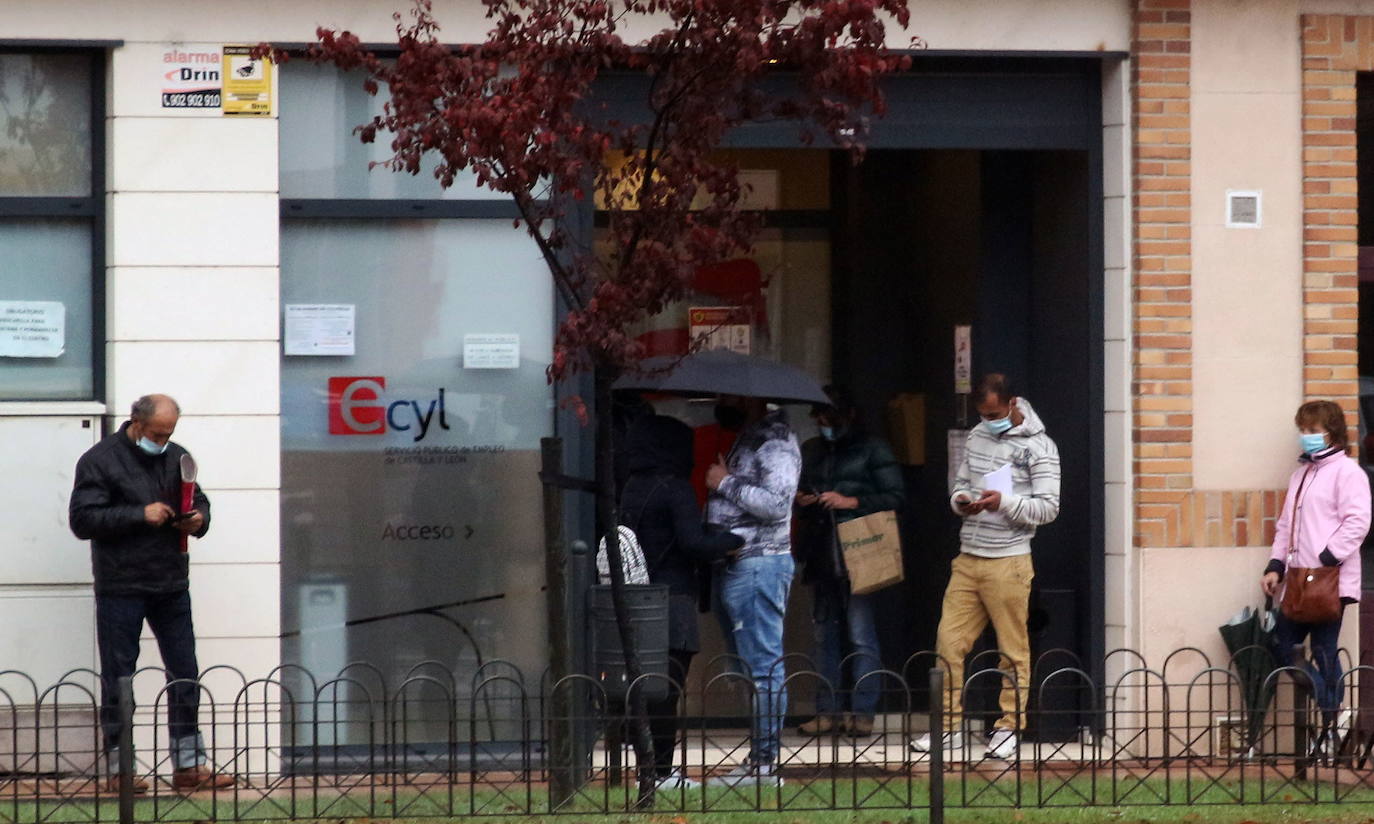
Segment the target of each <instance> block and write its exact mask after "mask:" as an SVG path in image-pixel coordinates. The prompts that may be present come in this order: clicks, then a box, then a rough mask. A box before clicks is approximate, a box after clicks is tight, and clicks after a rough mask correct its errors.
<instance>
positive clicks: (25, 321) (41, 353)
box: [0, 300, 67, 358]
mask: <svg viewBox="0 0 1374 824" xmlns="http://www.w3.org/2000/svg"><path fill="white" fill-rule="evenodd" d="M66 340H67V307H66V306H64V305H63V304H62V303H60V302H58V301H55V300H0V358H60V357H62V352H63V350H64V349H65V346H66Z"/></svg>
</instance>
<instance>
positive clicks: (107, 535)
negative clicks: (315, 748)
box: [68, 395, 233, 792]
mask: <svg viewBox="0 0 1374 824" xmlns="http://www.w3.org/2000/svg"><path fill="white" fill-rule="evenodd" d="M180 416H181V409H180V407H178V406H177V403H176V401H174V400H172V399H171V398H169V397H167V396H166V395H145V396H144V397H141V398H139V399H138V400H137V401H135V402H134V405H133V409H132V411H131V413H130V415H129V420H128V421H127V422H125V423H124V424H123V425H122V426H120V427H119V431H118V432H115V433H114V434H112V435H110V436H109V437H107V438H105V439H103V440H101V441H100V443H98V444H96V445H95V446H93V447H91V448H90V449H89V450H87V451H86V454H84V455H82V456H81V459H80V460H79V461H77V464H76V483H75V486H74V487H73V489H72V498H71V504H70V506H69V508H68V520H69V523H70V525H71V529H72V532H73V533H75V534H76V537H78V538H81V539H83V540H85V539H90V541H91V567H92V569H93V571H94V574H95V620H96V644H97V646H98V647H99V650H100V682H101V699H100V704H101V706H100V716H101V727H102V730H103V733H104V739H105V741H104V743H105V751H106V753H107V755H108V758H109V768H110V775H111V778H110V783H111V785H114V786H117V784H118V775H117V773H118V767H119V759H118V753H117V746H118V743H119V733H120V723H119V679H120V678H123V677H126V676H131V675H133V674H134V670H135V669H136V667H137V665H138V639H139V635H140V634H141V633H142V631H143V622H144V620H145V619H146V620H147V621H148V626H149V627H150V628H151V629H152V631H153V635H154V637H156V638H157V645H158V650H159V652H161V653H162V661H163V663H164V664H165V665H166V668H167V673H168V676H167V677H168V679H169V681H170V682H171V685H170V686H169V688H168V690H167V695H166V697H165V699H164V700H165V701H166V702H167V716H168V723H169V725H170V727H171V738H170V743H171V751H172V752H171V754H172V760H173V767H174V771H173V774H172V783H173V785H174V786H175V787H177V788H179V789H202V788H208V787H225V786H230V785H232V784H233V778H232V777H230V776H227V775H218V774H216V773H214V772H212V771H211V770H210V769H209V768H208V767H207V766H206V764H205V761H206V758H205V747H204V742H203V740H202V738H201V735H200V731H199V730H198V729H197V723H196V718H197V715H198V709H199V703H200V691H199V688H198V687H197V686H196V683H195V682H196V679H197V678H198V677H199V675H200V668H199V666H198V664H197V663H196V639H195V632H194V630H193V628H192V625H191V593H190V591H189V589H188V580H187V567H188V565H187V556H186V553H184V552H182V550H181V546H182V543H181V537H182V535H194V536H196V537H197V538H199V537H201V536H202V535H204V534H205V533H206V532H207V531H208V530H209V529H210V500H209V499H208V498H206V497H205V493H204V492H202V491H201V489H200V487H199V485H197V486H196V488H195V495H194V498H193V501H194V503H193V506H192V508H191V509H189V510H188V511H186V512H179V511H178V510H179V509H180V504H181V471H180V462H181V456H182V455H185V454H186V450H185V449H182V448H181V447H180V446H178V445H177V444H174V443H172V442H171V440H170V439H171V437H172V432H173V431H174V430H175V429H176V425H177V420H178V418H179V417H180ZM134 789H135V791H136V792H146V791H147V789H148V785H147V782H145V781H143V780H141V779H137V778H135V779H134Z"/></svg>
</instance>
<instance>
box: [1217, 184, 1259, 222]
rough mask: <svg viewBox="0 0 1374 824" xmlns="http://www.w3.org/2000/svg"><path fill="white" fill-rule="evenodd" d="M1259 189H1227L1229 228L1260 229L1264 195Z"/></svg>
mask: <svg viewBox="0 0 1374 824" xmlns="http://www.w3.org/2000/svg"><path fill="white" fill-rule="evenodd" d="M1263 194H1264V193H1263V192H1261V191H1260V190H1258V189H1254V190H1247V191H1233V190H1231V189H1227V190H1226V227H1227V228H1228V229H1258V228H1259V227H1260V223H1261V217H1262V214H1263V210H1262V207H1263V203H1264V197H1263Z"/></svg>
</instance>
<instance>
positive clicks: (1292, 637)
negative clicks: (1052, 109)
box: [1274, 607, 1345, 723]
mask: <svg viewBox="0 0 1374 824" xmlns="http://www.w3.org/2000/svg"><path fill="white" fill-rule="evenodd" d="M1341 613H1342V616H1343V615H1344V613H1345V608H1344V607H1342V608H1341ZM1340 634H1341V619H1340V618H1337V619H1336V620H1334V621H1332V622H1331V623H1329V624H1299V623H1297V622H1295V621H1291V620H1289V619H1288V617H1287V616H1285V615H1284V614H1283V613H1282V612H1279V614H1278V617H1277V618H1276V619H1275V623H1274V637H1275V639H1276V640H1277V642H1278V645H1279V656H1280V661H1279V664H1280V665H1282V666H1290V667H1297V668H1298V669H1300V670H1302V671H1303V672H1306V673H1307V677H1308V678H1309V679H1311V685H1310V686H1311V689H1312V697H1313V699H1314V700H1315V701H1316V702H1317V706H1318V707H1319V708H1320V709H1321V710H1322V715H1323V716H1324V717H1325V720H1326V721H1327V723H1330V722H1332V721H1334V720H1335V716H1336V710H1338V709H1340V706H1341V659H1340V656H1339V655H1337V654H1336V649H1337V644H1338V639H1339V637H1340ZM1308 636H1311V642H1310V643H1309V646H1310V647H1311V649H1312V660H1311V661H1308V660H1307V659H1306V658H1305V657H1304V656H1303V654H1302V642H1303V640H1305V639H1307V638H1308Z"/></svg>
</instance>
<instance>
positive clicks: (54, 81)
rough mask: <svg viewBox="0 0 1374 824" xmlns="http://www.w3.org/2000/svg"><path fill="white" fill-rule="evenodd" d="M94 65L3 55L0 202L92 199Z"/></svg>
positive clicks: (79, 59)
mask: <svg viewBox="0 0 1374 824" xmlns="http://www.w3.org/2000/svg"><path fill="white" fill-rule="evenodd" d="M90 110H91V59H90V57H89V56H86V55H47V54H43V55H37V54H4V53H0V197H14V196H24V197H27V196H47V197H88V196H89V195H90V194H91V111H90Z"/></svg>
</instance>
